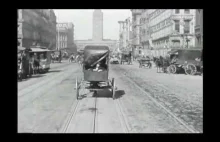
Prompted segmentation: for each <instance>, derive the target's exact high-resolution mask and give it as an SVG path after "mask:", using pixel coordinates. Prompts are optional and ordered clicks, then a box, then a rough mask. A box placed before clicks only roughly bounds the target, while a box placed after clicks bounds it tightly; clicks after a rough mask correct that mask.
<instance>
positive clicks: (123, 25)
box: [118, 18, 132, 50]
mask: <svg viewBox="0 0 220 142" xmlns="http://www.w3.org/2000/svg"><path fill="white" fill-rule="evenodd" d="M118 23H119V26H120V28H119V48H120V49H121V50H131V36H132V35H131V24H130V18H127V19H126V20H125V21H118Z"/></svg>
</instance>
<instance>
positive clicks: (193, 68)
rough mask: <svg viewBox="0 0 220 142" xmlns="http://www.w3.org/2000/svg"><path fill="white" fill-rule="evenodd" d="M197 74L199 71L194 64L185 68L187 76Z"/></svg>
mask: <svg viewBox="0 0 220 142" xmlns="http://www.w3.org/2000/svg"><path fill="white" fill-rule="evenodd" d="M196 72H197V69H196V66H195V65H194V64H188V65H187V66H186V67H185V73H186V74H187V75H195V74H196Z"/></svg>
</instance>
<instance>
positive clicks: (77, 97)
mask: <svg viewBox="0 0 220 142" xmlns="http://www.w3.org/2000/svg"><path fill="white" fill-rule="evenodd" d="M76 99H77V100H78V99H79V84H78V79H77V78H76Z"/></svg>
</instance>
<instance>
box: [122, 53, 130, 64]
mask: <svg viewBox="0 0 220 142" xmlns="http://www.w3.org/2000/svg"><path fill="white" fill-rule="evenodd" d="M124 62H127V63H128V64H131V52H123V53H121V64H124Z"/></svg>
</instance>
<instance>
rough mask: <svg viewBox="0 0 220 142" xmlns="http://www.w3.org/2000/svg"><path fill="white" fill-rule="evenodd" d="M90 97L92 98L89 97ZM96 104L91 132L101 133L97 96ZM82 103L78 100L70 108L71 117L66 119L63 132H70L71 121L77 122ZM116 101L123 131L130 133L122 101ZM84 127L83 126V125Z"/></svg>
mask: <svg viewBox="0 0 220 142" xmlns="http://www.w3.org/2000/svg"><path fill="white" fill-rule="evenodd" d="M89 99H90V98H89ZM94 99H95V100H94V104H93V107H94V108H93V110H94V111H93V118H91V119H93V120H92V123H93V124H92V126H93V128H92V129H91V132H90V133H100V132H99V130H98V125H99V121H98V119H97V118H98V115H99V114H98V111H99V110H98V109H97V99H98V98H97V97H96V96H95V98H94ZM81 103H82V100H76V101H75V102H74V104H73V106H72V108H71V110H70V113H69V117H68V118H67V119H66V120H65V122H64V125H63V128H62V129H61V133H69V132H68V129H69V127H70V123H71V122H73V123H77V121H74V120H75V117H76V115H77V111H79V106H80V104H81ZM113 103H114V106H115V109H116V113H117V116H118V118H119V121H120V126H121V128H122V129H123V133H129V132H130V130H131V129H130V127H129V125H128V123H127V120H126V117H125V114H124V112H123V108H122V106H121V104H120V101H119V99H117V100H114V101H113ZM81 127H83V126H81Z"/></svg>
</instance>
